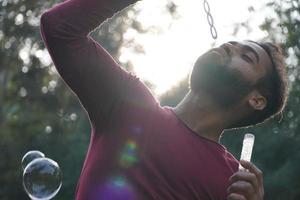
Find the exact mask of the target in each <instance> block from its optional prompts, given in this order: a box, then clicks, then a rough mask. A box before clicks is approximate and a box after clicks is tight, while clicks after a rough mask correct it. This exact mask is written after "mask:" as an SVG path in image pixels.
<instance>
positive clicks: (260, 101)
mask: <svg viewBox="0 0 300 200" xmlns="http://www.w3.org/2000/svg"><path fill="white" fill-rule="evenodd" d="M248 103H249V105H250V107H251V108H253V109H254V110H263V109H264V108H265V107H266V106H267V99H266V98H265V97H264V96H262V95H261V94H260V93H259V92H258V91H254V92H253V93H252V94H251V95H250V98H249V100H248Z"/></svg>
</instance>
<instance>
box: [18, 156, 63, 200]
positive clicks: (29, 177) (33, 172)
mask: <svg viewBox="0 0 300 200" xmlns="http://www.w3.org/2000/svg"><path fill="white" fill-rule="evenodd" d="M61 185H62V172H61V170H60V168H59V166H58V164H57V163H56V162H55V161H53V160H51V159H49V158H36V159H34V160H33V161H32V162H30V163H29V164H28V165H27V166H26V168H25V169H24V172H23V186H24V189H25V191H26V193H27V194H28V196H29V197H30V198H31V199H32V200H49V199H51V198H53V197H54V196H55V195H56V194H57V193H58V191H59V189H60V188H61Z"/></svg>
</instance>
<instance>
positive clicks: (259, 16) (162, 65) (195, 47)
mask: <svg viewBox="0 0 300 200" xmlns="http://www.w3.org/2000/svg"><path fill="white" fill-rule="evenodd" d="M169 1H170V0H159V1H158V0H156V1H154V0H143V1H140V2H138V3H137V4H136V5H135V6H136V7H137V8H138V9H141V12H140V14H139V15H138V16H137V18H136V19H137V20H138V21H140V22H141V23H142V24H143V26H145V27H152V26H157V27H159V28H160V29H159V31H157V30H153V31H150V32H149V33H146V34H139V33H137V32H136V31H134V30H132V29H129V30H127V31H126V32H125V33H124V37H125V39H128V40H130V39H134V41H135V42H137V43H138V44H140V45H142V46H143V48H144V54H140V53H136V52H134V51H133V48H131V47H130V46H129V47H128V46H126V47H125V46H124V47H122V49H121V56H120V58H119V60H120V61H121V62H126V61H131V63H132V64H133V66H134V71H135V73H136V74H137V76H138V77H140V78H141V80H147V81H150V82H151V83H152V84H153V85H154V86H155V88H154V91H153V92H154V93H155V94H156V95H157V96H159V95H161V94H163V93H164V92H166V91H167V90H168V89H170V88H171V87H172V86H175V85H176V83H178V81H180V80H182V79H183V78H185V77H186V76H187V75H188V74H189V73H190V71H191V69H192V66H193V64H194V62H195V60H196V59H197V58H198V57H199V56H200V55H201V54H203V53H204V52H206V51H207V50H209V49H210V48H211V47H213V46H216V45H220V44H222V43H223V42H226V41H229V40H244V39H251V40H258V39H260V38H264V37H267V36H268V35H267V33H266V32H263V31H261V30H260V29H259V25H260V24H262V23H263V21H264V16H266V14H269V15H270V14H271V13H266V11H265V10H263V5H265V4H266V3H267V1H262V0H252V1H247V0H226V1H220V0H208V2H209V4H210V10H211V14H212V16H213V18H214V22H215V26H216V29H217V32H218V38H217V40H214V39H213V38H212V37H211V35H210V31H209V26H208V22H207V18H206V13H205V12H204V9H203V0H188V1H186V0H173V2H174V3H175V5H176V6H177V13H178V16H177V17H176V18H175V19H174V18H172V17H171V16H170V14H168V12H166V9H165V5H166V4H167V3H168V2H169ZM249 6H252V7H253V8H254V10H255V12H249V11H248V7H249ZM130 14H131V13H129V15H130ZM247 20H250V27H251V29H252V31H251V32H250V33H248V32H247V30H246V29H245V28H242V29H241V30H240V31H239V32H238V34H237V35H235V36H232V33H233V32H234V27H235V26H234V24H237V23H242V22H245V21H247Z"/></svg>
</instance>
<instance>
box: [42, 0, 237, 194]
mask: <svg viewBox="0 0 300 200" xmlns="http://www.w3.org/2000/svg"><path fill="white" fill-rule="evenodd" d="M135 1H136V0H67V1H65V2H62V3H59V4H57V5H56V6H54V7H53V8H51V9H50V10H48V11H46V12H45V13H43V15H42V17H41V24H40V25H41V34H42V38H43V40H44V42H45V45H46V47H47V49H48V51H49V53H50V56H51V58H52V60H53V62H54V64H55V66H56V69H57V71H58V72H59V74H60V75H61V77H62V78H63V80H64V81H65V82H66V83H67V85H68V86H69V87H70V88H71V90H72V91H73V92H74V93H75V94H76V95H77V97H78V98H79V100H80V102H81V104H82V106H83V107H84V108H85V110H86V111H87V113H88V116H89V119H90V124H91V130H92V131H91V139H90V145H89V149H88V153H87V156H86V160H85V162H84V166H83V169H82V173H81V176H80V179H79V182H78V185H77V190H76V199H77V200H144V199H145V200H148V199H155V200H173V199H174V200H175V199H176V200H179V199H180V200H195V199H198V200H209V199H213V200H222V199H226V196H227V192H226V189H227V187H228V185H229V182H228V178H229V177H230V176H231V175H232V174H233V173H234V172H235V171H237V169H238V161H237V160H236V159H235V158H234V157H233V156H232V155H231V154H230V153H229V152H228V151H227V150H226V148H225V147H223V146H222V145H220V144H219V143H216V142H213V141H211V140H208V139H205V138H203V137H201V136H199V135H197V134H196V133H195V132H193V131H192V130H191V129H189V128H188V127H187V126H186V125H185V124H184V123H183V122H182V121H181V120H179V119H178V118H177V117H176V115H175V113H174V112H173V110H172V108H170V107H161V106H159V103H158V102H157V101H156V99H155V98H154V97H153V95H152V94H151V92H150V90H149V89H148V88H147V87H146V86H145V85H144V84H143V83H142V82H141V81H140V80H139V79H138V78H137V77H136V76H134V75H132V74H130V73H128V72H126V71H125V70H123V69H122V68H120V66H119V65H118V64H117V63H116V62H115V61H114V60H113V58H112V57H111V56H110V55H109V54H108V53H107V52H106V51H105V50H104V49H103V48H102V47H101V45H100V44H99V43H97V42H96V41H95V40H93V39H92V38H91V37H90V35H89V33H90V32H91V31H92V30H93V29H94V28H96V27H97V26H98V25H100V24H101V23H102V22H103V21H105V20H106V19H107V18H109V17H112V16H113V14H114V13H116V12H118V11H120V10H121V9H123V8H125V7H127V6H129V5H130V4H132V3H135Z"/></svg>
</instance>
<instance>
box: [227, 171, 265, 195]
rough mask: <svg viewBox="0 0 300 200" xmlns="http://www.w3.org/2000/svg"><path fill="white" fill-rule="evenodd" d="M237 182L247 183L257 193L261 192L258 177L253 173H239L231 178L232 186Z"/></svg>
mask: <svg viewBox="0 0 300 200" xmlns="http://www.w3.org/2000/svg"><path fill="white" fill-rule="evenodd" d="M237 181H247V182H249V183H251V185H252V187H253V188H254V190H255V191H258V190H259V185H258V180H257V177H256V175H255V174H253V173H250V172H246V171H238V172H236V173H235V174H233V175H232V176H231V177H230V178H229V183H230V184H232V183H234V182H237Z"/></svg>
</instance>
